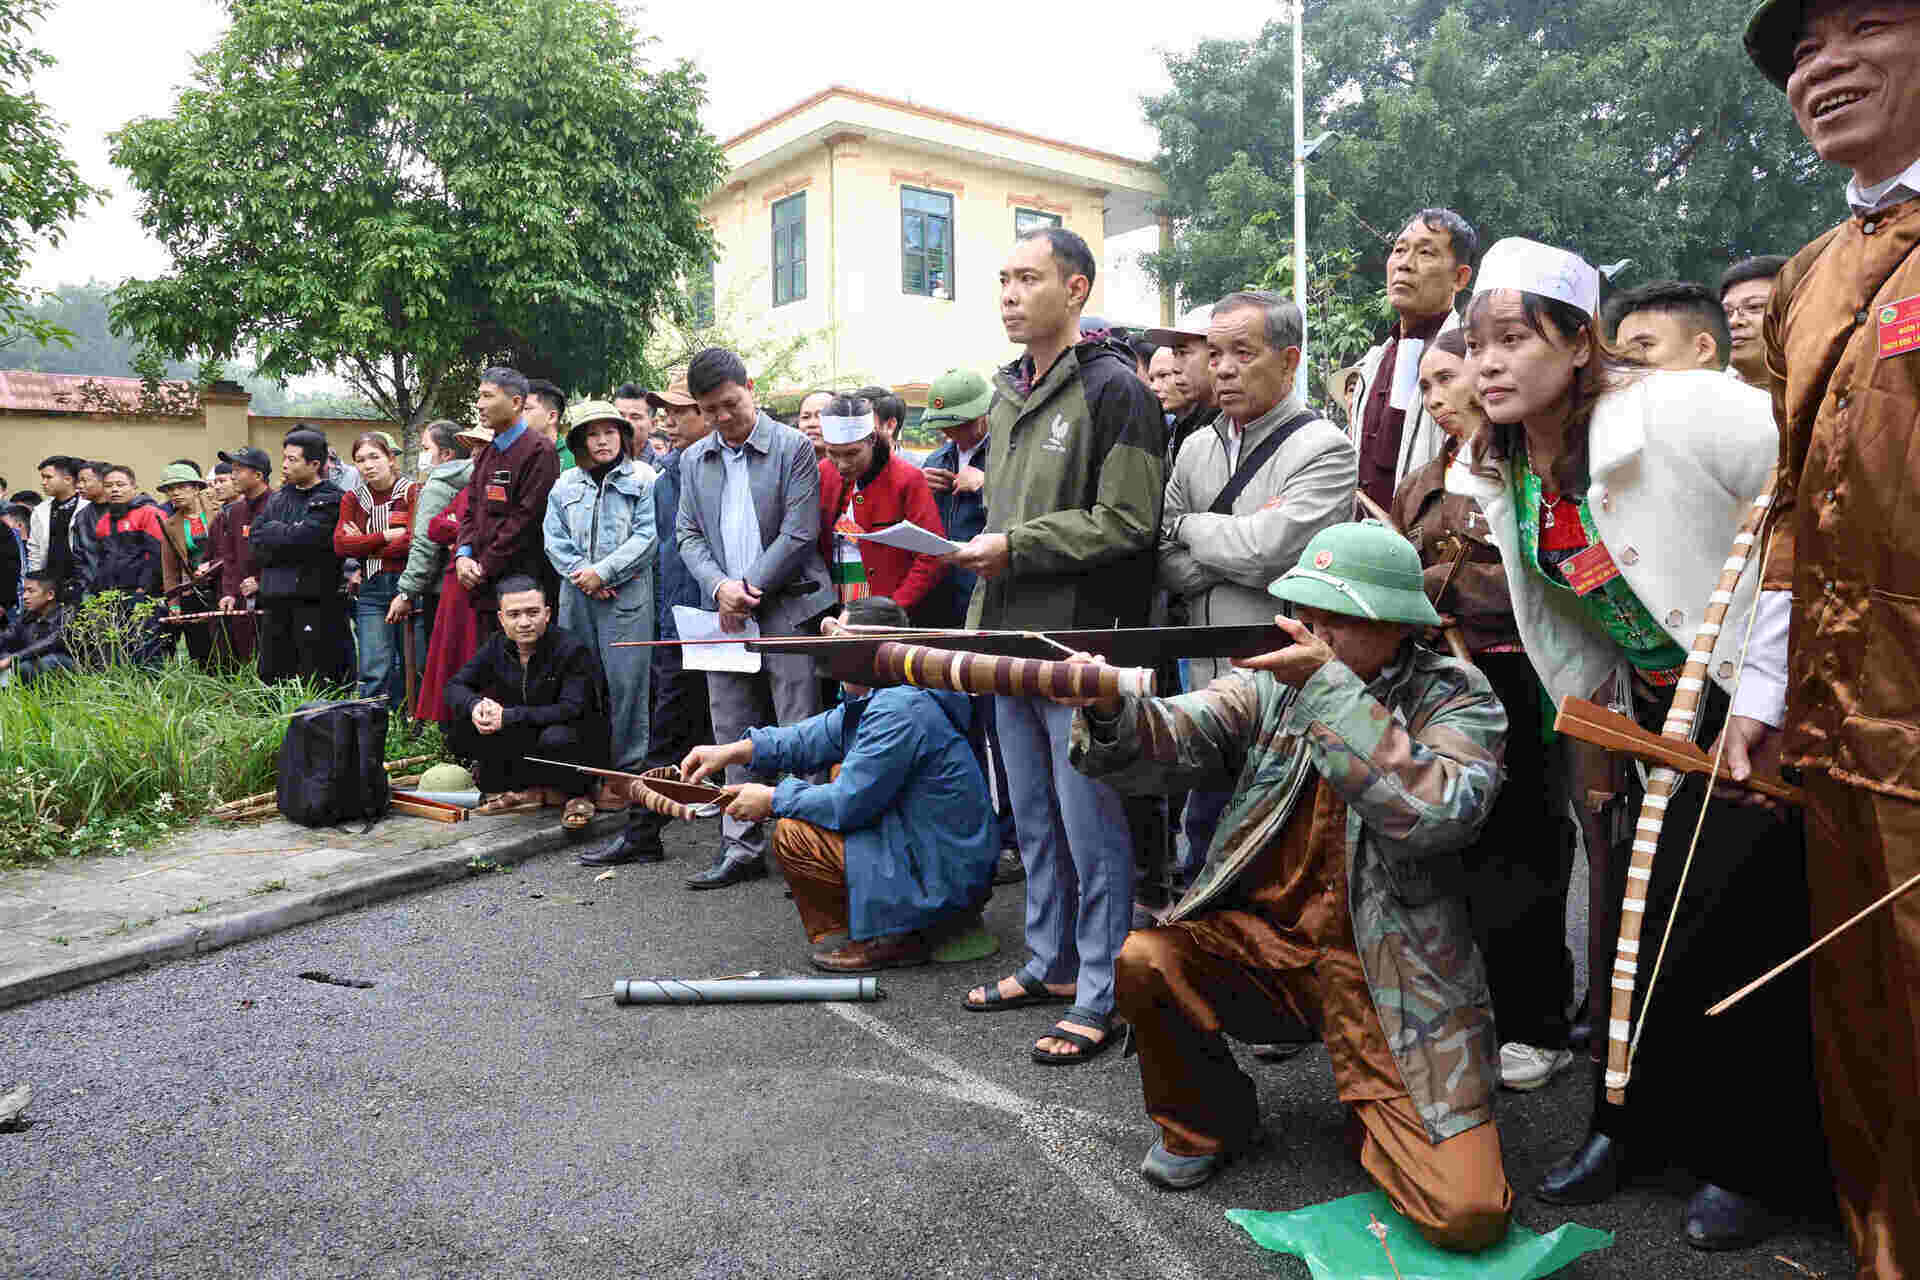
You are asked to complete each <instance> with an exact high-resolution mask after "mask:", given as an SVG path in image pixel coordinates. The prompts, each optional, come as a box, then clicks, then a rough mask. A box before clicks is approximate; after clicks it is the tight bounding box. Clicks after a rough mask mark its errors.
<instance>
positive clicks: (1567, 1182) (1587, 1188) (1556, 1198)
mask: <svg viewBox="0 0 1920 1280" xmlns="http://www.w3.org/2000/svg"><path fill="white" fill-rule="evenodd" d="M1626 1163H1627V1147H1626V1144H1625V1143H1623V1142H1616V1141H1614V1140H1613V1139H1612V1138H1609V1137H1608V1136H1607V1135H1606V1134H1604V1133H1590V1134H1588V1135H1587V1140H1586V1141H1585V1142H1583V1143H1581V1144H1580V1149H1579V1150H1578V1151H1576V1152H1574V1153H1573V1154H1572V1155H1570V1156H1568V1157H1567V1158H1566V1159H1565V1160H1562V1161H1561V1162H1560V1163H1559V1164H1556V1165H1555V1166H1553V1168H1551V1169H1549V1170H1547V1176H1546V1177H1544V1178H1542V1179H1540V1185H1539V1186H1538V1187H1537V1188H1535V1189H1534V1193H1533V1194H1534V1195H1536V1196H1538V1197H1539V1198H1540V1199H1542V1200H1545V1201H1546V1202H1547V1203H1548V1204H1599V1203H1600V1202H1601V1201H1602V1200H1605V1199H1606V1198H1607V1197H1608V1196H1611V1195H1612V1194H1613V1193H1614V1192H1616V1191H1618V1190H1619V1189H1620V1184H1621V1182H1622V1181H1624V1180H1625V1178H1626Z"/></svg>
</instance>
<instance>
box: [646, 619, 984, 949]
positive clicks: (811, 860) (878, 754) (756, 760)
mask: <svg viewBox="0 0 1920 1280" xmlns="http://www.w3.org/2000/svg"><path fill="white" fill-rule="evenodd" d="M840 621H841V622H844V623H853V624H866V625H874V624H878V625H882V626H896V627H905V626H908V625H909V623H908V621H907V614H906V610H904V609H902V608H901V607H900V606H899V605H898V604H896V603H894V602H893V601H892V600H890V599H888V598H887V597H886V596H869V597H867V598H865V599H862V600H856V601H853V602H852V603H850V604H849V605H848V606H847V607H846V609H845V610H844V611H843V612H842V613H841V614H840ZM832 626H833V624H832V623H831V622H828V623H827V624H825V626H824V627H823V630H830V629H831V628H832ZM844 688H845V690H846V697H845V699H844V700H843V701H842V702H841V704H840V705H839V706H837V707H835V708H833V709H832V710H831V711H827V712H825V713H823V714H821V715H817V716H813V717H811V718H809V719H806V720H802V721H800V722H799V723H798V724H793V725H785V726H773V727H769V728H760V729H751V730H749V731H748V733H747V736H746V737H744V738H742V739H741V740H740V741H738V742H733V743H728V744H726V745H724V746H711V747H695V748H694V749H693V750H692V751H690V752H688V753H687V758H686V759H685V760H684V761H682V762H681V765H680V773H681V776H682V777H684V778H686V779H687V780H688V781H692V782H698V781H700V780H701V779H704V778H707V777H709V776H711V775H712V774H715V773H719V772H721V771H722V770H724V769H725V768H726V767H727V766H728V765H746V764H751V765H752V766H753V768H754V772H756V773H761V772H765V773H784V774H807V773H812V772H814V771H816V770H820V769H825V768H827V767H828V766H830V765H834V764H838V765H839V766H840V771H839V773H838V775H837V776H836V777H835V778H834V780H833V781H831V782H824V783H818V784H815V783H809V782H807V781H805V780H804V779H803V778H800V777H786V778H783V779H782V780H781V782H780V784H779V786H777V787H769V786H765V785H763V784H761V783H756V782H745V783H740V784H738V785H736V786H734V787H730V788H729V789H728V790H729V791H730V792H731V794H732V800H731V803H730V804H729V806H728V809H727V812H728V813H729V814H730V815H731V816H733V817H735V818H738V819H740V820H741V821H744V822H760V821H763V820H765V819H767V818H770V817H771V818H777V819H778V820H779V822H778V825H777V826H776V827H775V828H774V835H773V841H772V844H773V855H774V858H775V859H776V860H777V861H778V862H779V863H780V867H781V870H783V871H784V872H785V873H786V876H787V883H788V884H789V885H790V886H791V887H792V889H793V905H794V906H796V907H798V908H799V910H800V923H801V925H802V926H803V927H804V928H805V929H806V931H807V939H808V941H810V942H813V943H815V944H820V943H824V942H825V941H826V940H827V939H828V938H830V937H832V936H834V935H836V934H841V933H844V934H847V935H848V940H847V941H846V942H845V943H844V944H842V945H840V946H838V947H832V948H825V949H822V950H819V951H816V952H815V953H814V955H813V963H814V966H815V967H816V968H820V969H825V970H828V971H830V972H833V973H867V972H870V971H872V970H875V969H894V968H902V967H905V966H907V965H917V964H925V963H927V961H928V959H929V958H931V956H932V952H933V946H934V943H935V942H936V941H937V940H938V939H940V938H941V937H944V936H945V935H946V934H948V933H949V932H952V931H954V930H955V929H956V927H959V926H964V925H965V924H967V923H969V922H971V921H973V920H974V919H975V917H976V916H977V915H978V912H979V909H980V907H981V905H982V904H983V903H985V901H986V899H987V895H988V894H989V893H990V892H991V890H992V885H991V881H992V879H993V862H994V856H995V854H996V853H997V852H998V850H999V845H1000V841H999V834H998V831H997V828H996V824H995V821H994V816H993V805H992V802H991V801H990V800H989V799H988V797H987V784H986V779H985V778H984V777H983V776H982V775H981V773H980V765H979V763H978V762H977V761H976V760H975V759H974V755H973V749H972V747H970V746H969V745H968V743H967V727H968V724H969V722H970V721H971V719H972V715H973V706H972V700H971V699H969V698H968V697H967V695H966V694H964V693H948V692H946V691H944V690H934V689H915V688H908V687H900V688H893V689H868V688H864V687H862V686H859V685H853V684H848V685H845V686H844Z"/></svg>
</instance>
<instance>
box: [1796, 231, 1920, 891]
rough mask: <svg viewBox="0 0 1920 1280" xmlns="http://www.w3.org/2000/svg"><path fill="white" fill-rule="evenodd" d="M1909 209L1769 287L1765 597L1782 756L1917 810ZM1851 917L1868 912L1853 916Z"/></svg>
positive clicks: (1915, 262)
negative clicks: (1780, 614) (1782, 686)
mask: <svg viewBox="0 0 1920 1280" xmlns="http://www.w3.org/2000/svg"><path fill="white" fill-rule="evenodd" d="M1916 248H1920V200H1909V201H1907V202H1906V203H1904V204H1898V205H1895V206H1893V207H1892V208H1890V209H1885V210H1882V211H1881V212H1879V213H1877V214H1874V215H1873V216H1871V217H1866V218H1862V217H1859V216H1855V217H1853V218H1850V219H1848V220H1847V221H1846V222H1844V223H1842V224H1841V225H1840V226H1839V227H1838V228H1836V229H1835V230H1834V231H1833V232H1831V233H1830V234H1829V235H1827V236H1822V237H1821V238H1820V239H1819V240H1816V241H1815V242H1814V243H1813V244H1811V245H1808V246H1807V247H1806V248H1805V249H1802V250H1801V251H1800V252H1799V253H1798V254H1796V255H1795V256H1794V258H1793V261H1791V262H1789V263H1788V264H1787V266H1786V267H1785V269H1783V270H1782V271H1781V272H1780V275H1779V278H1778V280H1777V281H1776V283H1775V286H1774V290H1773V302H1772V305H1771V306H1770V307H1769V309H1768V311H1767V319H1766V328H1765V335H1766V347H1767V369H1768V372H1769V373H1770V374H1771V375H1772V378H1773V388H1772V390H1773V412H1774V418H1775V420H1776V421H1777V422H1778V423H1779V424H1780V468H1779V474H1778V477H1777V479H1776V480H1775V488H1774V505H1773V523H1772V533H1771V548H1770V551H1769V559H1768V562H1767V573H1766V581H1765V583H1764V586H1765V587H1766V588H1767V589H1768V590H1775V591H1777V590H1788V589H1791V590H1792V592H1793V634H1792V641H1791V644H1790V652H1791V660H1790V663H1789V666H1788V668H1787V723H1786V742H1785V750H1786V756H1787V759H1788V761H1789V762H1790V763H1793V764H1799V765H1806V766H1815V767H1824V768H1828V769H1830V770H1832V772H1833V776H1834V777H1835V778H1837V779H1839V780H1840V781H1842V782H1845V783H1847V784H1849V785H1851V786H1857V787H1867V788H1869V789H1871V790H1874V791H1882V792H1886V793H1887V794H1889V795H1895V796H1900V797H1902V798H1904V799H1907V800H1920V656H1917V655H1920V516H1916V513H1915V501H1914V499H1915V494H1916V493H1917V492H1920V447H1917V446H1916V423H1920V342H1916V340H1915V339H1916V334H1915V332H1913V331H1912V330H1911V329H1910V328H1909V326H1911V325H1912V324H1913V321H1914V318H1915V313H1916V312H1917V311H1920V253H1916V252H1915V249H1916ZM1861 905H1863V906H1864V905H1865V904H1864V903H1863V904H1861Z"/></svg>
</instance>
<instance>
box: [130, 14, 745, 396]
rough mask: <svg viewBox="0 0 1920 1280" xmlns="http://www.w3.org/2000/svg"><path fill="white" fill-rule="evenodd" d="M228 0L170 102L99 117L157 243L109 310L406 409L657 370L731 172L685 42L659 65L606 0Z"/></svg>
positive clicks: (162, 333) (163, 344) (154, 334)
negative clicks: (715, 199) (661, 334)
mask: <svg viewBox="0 0 1920 1280" xmlns="http://www.w3.org/2000/svg"><path fill="white" fill-rule="evenodd" d="M227 2H228V7H229V9H230V10H231V12H232V15H233V25H232V26H231V27H230V28H229V29H228V31H227V33H226V34H225V35H224V36H223V37H222V38H221V40H220V42H219V44H218V45H217V46H215V48H214V49H213V50H212V51H211V52H209V53H207V54H204V55H202V56H201V57H200V58H199V59H198V60H197V61H196V63H195V72H194V76H193V81H192V83H191V85H190V86H189V87H188V88H187V89H185V90H184V91H183V92H182V93H181V94H180V96H179V98H178V99H177V100H176V102H175V103H174V107H173V110H172V112H171V113H170V114H169V115H167V116H164V117H160V118H147V119H140V120H136V121H134V122H132V123H130V124H128V125H127V126H126V127H124V128H123V129H121V130H119V131H118V132H117V133H115V134H114V135H113V143H114V151H113V158H114V161H115V163H117V164H119V165H121V166H122V167H124V168H125V169H127V171H128V172H129V174H130V175H131V177H132V180H133V184H134V186H135V187H136V188H137V189H138V190H139V192H140V194H141V197H142V203H141V210H140V218H141V222H142V224H143V225H144V226H145V227H146V228H147V229H148V230H149V231H151V232H152V233H153V234H154V235H155V236H156V237H158V238H159V240H160V241H161V243H162V244H164V245H165V246H166V247H167V249H168V251H169V252H170V253H171V254H172V256H173V269H172V270H171V271H170V272H169V273H167V274H166V275H164V276H161V277H160V278H158V279H154V280H141V281H133V282H130V283H128V284H126V285H124V286H122V287H121V288H120V290H119V291H118V293H117V296H116V302H115V307H114V321H115V323H116V325H118V326H120V327H122V328H125V329H129V330H131V331H133V332H135V333H137V334H139V335H140V336H141V337H142V338H144V339H146V340H149V341H152V342H154V343H156V344H158V346H159V347H160V348H161V349H163V350H164V351H166V352H167V353H168V354H170V355H172V356H174V357H175V358H184V357H185V356H186V355H187V354H188V353H189V352H206V353H211V354H212V355H214V356H217V357H221V358H227V359H231V358H233V357H234V356H236V355H237V354H238V353H239V352H240V350H241V349H242V348H243V347H251V348H252V349H253V352H254V356H255V362H256V367H257V369H258V371H259V372H260V373H261V374H262V375H264V376H265V377H267V378H270V379H274V380H284V379H286V378H288V377H290V376H296V375H302V374H310V373H316V372H323V371H328V370H332V371H334V372H336V373H338V374H339V375H340V376H341V377H343V378H345V379H346V381H347V382H348V384H349V385H350V386H351V387H352V388H353V390H354V391H356V392H357V393H358V394H360V395H362V396H365V397H366V398H367V399H368V400H369V401H371V402H372V403H373V404H374V405H375V406H376V407H377V408H379V409H380V411H381V412H382V414H383V415H385V416H387V417H389V418H391V419H392V420H394V421H396V422H400V423H403V424H407V425H408V426H413V425H417V424H418V423H420V422H422V421H423V420H425V418H426V417H427V416H429V414H430V413H431V412H433V411H434V410H436V409H442V410H443V411H444V409H445V408H452V407H455V406H454V405H452V404H449V401H450V400H455V399H457V397H458V396H459V395H460V394H461V392H462V390H463V389H470V384H471V381H472V378H473V375H474V373H475V372H476V371H477V370H478V369H480V368H482V367H484V366H486V365H488V364H492V363H507V364H512V365H514V366H515V367H517V368H520V369H521V370H523V371H524V372H526V373H528V374H529V375H533V376H541V377H547V378H551V379H552V380H553V381H555V382H557V383H559V384H560V385H561V386H569V387H606V386H611V385H613V384H615V383H617V382H620V381H622V380H624V379H626V378H628V377H638V378H640V379H642V380H648V375H649V374H650V372H651V371H650V370H649V368H648V366H647V363H646V357H645V343H646V339H647V336H648V334H649V333H650V332H651V331H652V329H653V328H654V326H655V324H656V322H657V321H658V320H659V319H660V318H661V317H662V316H665V315H670V314H675V313H677V312H679V311H681V310H682V309H684V308H685V307H686V305H687V302H686V298H685V296H684V290H683V288H682V284H681V282H682V280H683V279H685V278H687V277H689V276H691V275H692V274H693V272H694V269H695V268H696V267H697V266H700V265H702V264H704V263H706V262H707V261H708V260H709V259H710V258H711V257H712V255H713V252H714V246H713V240H712V237H711V235H710V234H709V233H708V231H707V229H706V227H705V225H704V223H703V222H702V220H701V216H700V202H701V200H702V199H703V198H704V197H705V195H706V194H707V193H708V192H709V191H710V190H711V189H712V188H713V187H714V185H715V184H716V183H717V182H718V181H719V179H720V177H721V176H722V174H723V173H724V172H725V161H724V159H723V157H722V154H721V152H720V149H719V147H718V145H717V144H716V143H715V142H714V141H713V139H712V138H711V137H710V136H709V135H708V134H707V132H706V131H705V129H703V128H702V127H701V124H700V118H699V112H700V106H701V104H702V102H703V100H704V96H705V94H704V88H703V83H704V82H703V79H702V77H701V75H700V73H699V72H698V71H697V70H695V69H694V67H693V66H692V65H691V64H690V63H688V62H685V61H681V62H677V63H674V64H672V65H669V66H666V67H654V66H651V65H649V64H648V62H647V61H646V60H645V59H644V58H643V56H642V55H643V49H644V48H645V46H646V44H647V43H648V41H647V40H645V39H644V38H643V37H642V36H641V35H640V34H639V33H638V32H637V31H636V30H635V29H634V28H633V27H632V26H631V25H630V24H629V23H628V22H627V20H626V19H625V17H623V16H622V13H621V11H620V7H619V6H618V5H617V4H616V3H614V0H227ZM459 407H460V408H461V409H462V410H463V411H464V407H465V406H459Z"/></svg>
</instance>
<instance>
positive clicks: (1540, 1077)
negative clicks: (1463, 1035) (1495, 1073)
mask: <svg viewBox="0 0 1920 1280" xmlns="http://www.w3.org/2000/svg"><path fill="white" fill-rule="evenodd" d="M1572 1065H1573V1055H1572V1054H1571V1053H1568V1052H1567V1051H1566V1050H1565V1049H1537V1048H1535V1047H1534V1046H1533V1045H1530V1044H1521V1043H1520V1042H1519V1041H1517V1040H1514V1041H1510V1042H1509V1043H1507V1044H1503V1045H1501V1046H1500V1083H1501V1084H1503V1085H1505V1086H1506V1087H1507V1088H1509V1089H1538V1088H1539V1087H1540V1086H1541V1085H1544V1084H1545V1083H1547V1081H1549V1080H1551V1079H1553V1078H1554V1077H1555V1076H1557V1075H1559V1074H1560V1073H1561V1072H1562V1071H1565V1070H1566V1069H1567V1068H1568V1067H1570V1066H1572Z"/></svg>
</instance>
